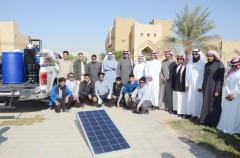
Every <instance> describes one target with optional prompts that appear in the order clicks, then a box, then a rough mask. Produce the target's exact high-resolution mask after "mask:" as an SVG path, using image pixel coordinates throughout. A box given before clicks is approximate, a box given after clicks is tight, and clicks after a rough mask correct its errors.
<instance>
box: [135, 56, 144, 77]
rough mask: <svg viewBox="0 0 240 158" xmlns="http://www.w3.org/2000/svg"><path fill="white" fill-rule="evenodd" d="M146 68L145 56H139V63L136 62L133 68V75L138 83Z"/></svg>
mask: <svg viewBox="0 0 240 158" xmlns="http://www.w3.org/2000/svg"><path fill="white" fill-rule="evenodd" d="M144 68H145V58H144V56H143V55H139V57H138V61H137V62H136V64H135V66H134V68H133V74H134V76H135V80H136V81H138V80H139V79H140V78H141V77H143V76H144Z"/></svg>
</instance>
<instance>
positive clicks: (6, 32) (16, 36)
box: [0, 22, 28, 52]
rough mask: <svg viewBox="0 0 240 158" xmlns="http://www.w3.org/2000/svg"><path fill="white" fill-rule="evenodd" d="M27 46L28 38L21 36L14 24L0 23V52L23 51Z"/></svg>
mask: <svg viewBox="0 0 240 158" xmlns="http://www.w3.org/2000/svg"><path fill="white" fill-rule="evenodd" d="M27 44H28V37H27V36H25V35H23V34H21V33H20V32H19V30H18V27H17V24H16V23H15V22H0V52H2V51H8V50H13V49H23V48H25V47H26V45H27Z"/></svg>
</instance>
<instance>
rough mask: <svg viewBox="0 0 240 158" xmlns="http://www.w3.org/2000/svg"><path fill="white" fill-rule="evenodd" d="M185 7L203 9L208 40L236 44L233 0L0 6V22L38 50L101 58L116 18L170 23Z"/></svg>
mask: <svg viewBox="0 0 240 158" xmlns="http://www.w3.org/2000/svg"><path fill="white" fill-rule="evenodd" d="M185 5H188V6H189V7H190V8H194V7H196V6H198V5H200V6H202V7H203V8H208V9H209V11H210V13H211V14H210V16H209V20H210V21H213V22H214V23H215V26H216V27H215V29H214V30H212V31H211V32H210V33H211V34H218V35H220V36H222V37H223V38H224V39H225V40H240V11H239V7H240V1H239V0H115V1H114V0H39V1H36V0H0V21H15V22H16V23H17V25H18V27H19V29H20V32H21V33H23V34H25V35H27V36H32V37H37V38H39V39H41V40H42V41H43V48H46V49H52V50H55V51H58V52H62V51H63V50H68V51H70V52H71V53H77V52H80V51H83V52H89V53H91V54H93V53H100V52H103V51H104V50H105V49H104V47H105V39H106V36H107V33H108V31H109V28H110V27H111V26H112V25H113V21H114V19H115V17H116V16H120V17H125V18H130V17H131V18H135V19H136V21H137V22H139V23H148V22H149V21H151V20H152V19H153V18H160V19H162V20H165V19H172V20H174V19H175V17H176V13H178V12H180V11H182V10H183V9H184V7H185Z"/></svg>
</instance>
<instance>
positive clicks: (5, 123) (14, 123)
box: [0, 115, 45, 126]
mask: <svg viewBox="0 0 240 158" xmlns="http://www.w3.org/2000/svg"><path fill="white" fill-rule="evenodd" d="M44 120H45V118H43V117H42V116H40V115H36V116H34V117H30V118H20V119H14V120H8V121H2V122H0V126H21V125H33V124H34V123H38V122H43V121H44Z"/></svg>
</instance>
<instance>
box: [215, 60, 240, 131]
mask: <svg viewBox="0 0 240 158" xmlns="http://www.w3.org/2000/svg"><path fill="white" fill-rule="evenodd" d="M230 64H231V70H230V71H229V73H228V75H227V78H226V81H225V86H224V88H223V95H222V113H221V117H220V121H219V123H218V126H217V128H218V129H219V130H222V131H223V132H225V133H229V134H234V133H240V57H237V58H236V57H235V58H233V59H232V60H231V62H230Z"/></svg>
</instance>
